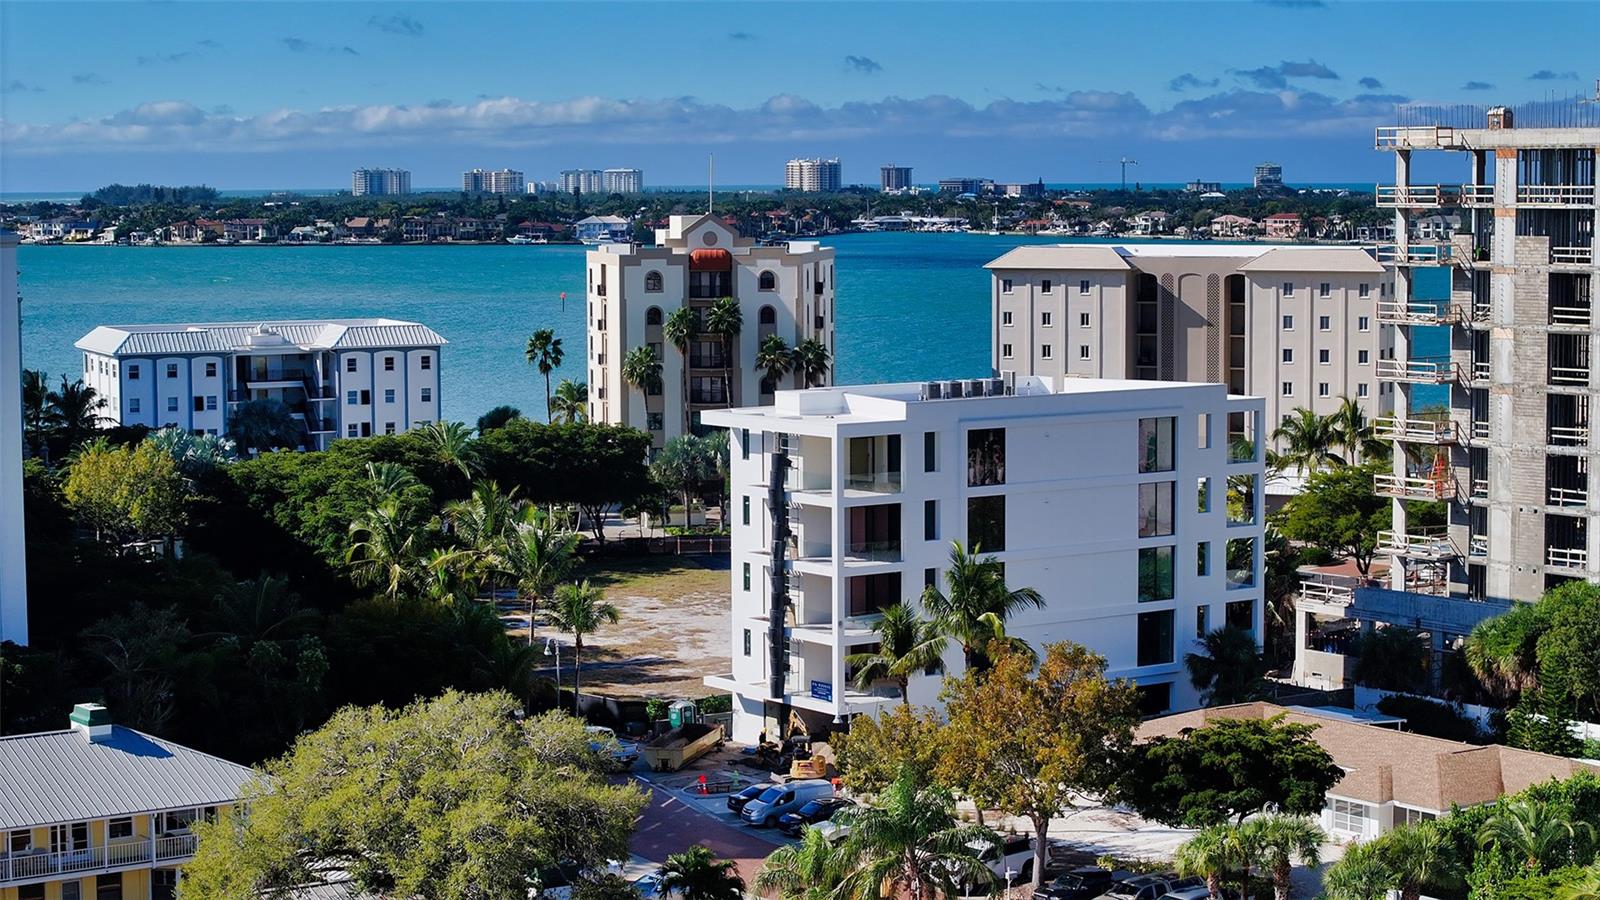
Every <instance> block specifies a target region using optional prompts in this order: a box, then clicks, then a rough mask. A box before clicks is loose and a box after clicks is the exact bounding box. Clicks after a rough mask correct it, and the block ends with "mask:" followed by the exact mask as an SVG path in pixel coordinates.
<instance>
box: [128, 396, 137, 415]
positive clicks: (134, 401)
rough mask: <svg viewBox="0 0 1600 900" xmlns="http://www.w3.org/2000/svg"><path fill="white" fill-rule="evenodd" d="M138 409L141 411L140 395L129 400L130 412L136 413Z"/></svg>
mask: <svg viewBox="0 0 1600 900" xmlns="http://www.w3.org/2000/svg"><path fill="white" fill-rule="evenodd" d="M138 411H139V398H138V397H133V398H130V399H129V400H128V412H131V413H136V412H138Z"/></svg>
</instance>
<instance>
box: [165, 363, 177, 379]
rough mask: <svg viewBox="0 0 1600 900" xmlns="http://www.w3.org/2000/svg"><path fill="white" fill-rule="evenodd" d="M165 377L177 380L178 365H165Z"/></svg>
mask: <svg viewBox="0 0 1600 900" xmlns="http://www.w3.org/2000/svg"><path fill="white" fill-rule="evenodd" d="M167 377H168V378H177V377H178V364H177V363H167Z"/></svg>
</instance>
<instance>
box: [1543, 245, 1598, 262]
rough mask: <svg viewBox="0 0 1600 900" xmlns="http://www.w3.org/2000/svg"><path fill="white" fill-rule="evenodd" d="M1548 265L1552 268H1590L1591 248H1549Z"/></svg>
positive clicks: (1592, 251) (1592, 259)
mask: <svg viewBox="0 0 1600 900" xmlns="http://www.w3.org/2000/svg"><path fill="white" fill-rule="evenodd" d="M1550 264H1551V265H1553V266H1592V265H1594V248H1593V247H1551V248H1550Z"/></svg>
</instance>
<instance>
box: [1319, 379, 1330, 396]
mask: <svg viewBox="0 0 1600 900" xmlns="http://www.w3.org/2000/svg"><path fill="white" fill-rule="evenodd" d="M1317 396H1318V397H1326V396H1328V383H1327V382H1326V381H1319V382H1317Z"/></svg>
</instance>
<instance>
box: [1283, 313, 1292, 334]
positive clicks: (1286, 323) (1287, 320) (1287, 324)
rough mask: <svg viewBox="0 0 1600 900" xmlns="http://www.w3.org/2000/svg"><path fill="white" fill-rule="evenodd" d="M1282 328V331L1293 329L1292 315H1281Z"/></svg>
mask: <svg viewBox="0 0 1600 900" xmlns="http://www.w3.org/2000/svg"><path fill="white" fill-rule="evenodd" d="M1283 330H1284V331H1293V330H1294V316H1284V317H1283Z"/></svg>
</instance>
